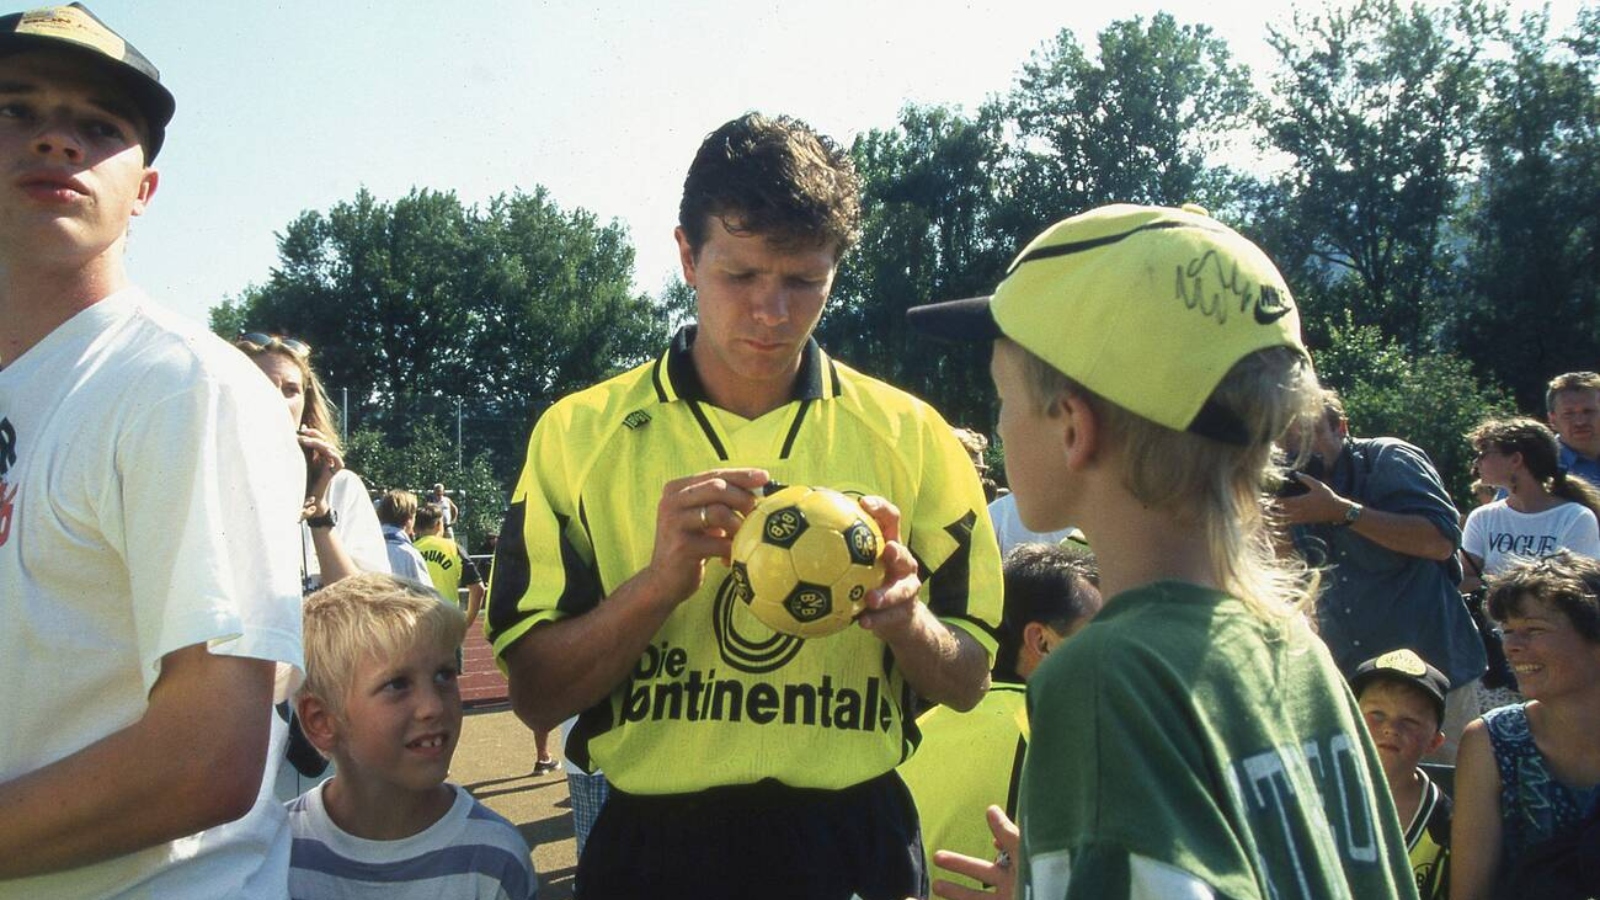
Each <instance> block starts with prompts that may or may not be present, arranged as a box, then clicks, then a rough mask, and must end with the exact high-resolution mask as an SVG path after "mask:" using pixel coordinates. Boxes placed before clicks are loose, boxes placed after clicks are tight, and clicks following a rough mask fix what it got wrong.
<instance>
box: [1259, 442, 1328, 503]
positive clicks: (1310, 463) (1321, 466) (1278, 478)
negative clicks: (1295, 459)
mask: <svg viewBox="0 0 1600 900" xmlns="http://www.w3.org/2000/svg"><path fill="white" fill-rule="evenodd" d="M1296 472H1300V473H1303V474H1305V475H1309V476H1311V477H1312V478H1315V479H1317V480H1318V481H1326V480H1327V474H1328V473H1327V466H1326V464H1325V463H1324V462H1323V460H1322V454H1320V453H1313V454H1311V455H1310V456H1309V457H1307V458H1306V461H1305V464H1304V465H1302V466H1300V467H1299V468H1298V469H1296V468H1290V467H1289V466H1278V467H1276V468H1275V469H1274V470H1273V482H1274V487H1273V489H1272V495H1273V496H1274V497H1278V498H1280V499H1282V498H1285V497H1298V496H1300V495H1301V494H1307V493H1310V492H1311V488H1309V487H1306V485H1305V483H1304V482H1302V481H1301V480H1300V479H1298V478H1296V477H1294V476H1295V473H1296Z"/></svg>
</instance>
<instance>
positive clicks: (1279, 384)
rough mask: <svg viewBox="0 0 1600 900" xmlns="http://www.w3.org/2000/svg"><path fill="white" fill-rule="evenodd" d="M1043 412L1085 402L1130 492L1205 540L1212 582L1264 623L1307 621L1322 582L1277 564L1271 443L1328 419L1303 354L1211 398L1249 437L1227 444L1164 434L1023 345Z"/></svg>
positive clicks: (1237, 368)
mask: <svg viewBox="0 0 1600 900" xmlns="http://www.w3.org/2000/svg"><path fill="white" fill-rule="evenodd" d="M1011 343H1012V346H1014V347H1015V348H1016V349H1017V350H1019V351H1021V354H1022V356H1021V359H1022V371H1023V377H1024V380H1025V382H1026V383H1027V385H1028V390H1029V393H1030V394H1031V399H1032V400H1033V402H1034V404H1035V412H1037V413H1039V414H1040V415H1049V414H1051V413H1052V412H1053V411H1054V409H1055V407H1056V405H1057V404H1058V403H1059V402H1060V401H1061V398H1063V397H1065V396H1074V397H1079V398H1082V399H1083V401H1084V402H1085V403H1086V404H1087V405H1088V406H1089V407H1090V408H1091V409H1093V410H1094V412H1095V415H1096V417H1097V418H1098V419H1099V421H1100V428H1101V434H1102V435H1103V440H1104V441H1105V442H1106V444H1105V445H1106V446H1107V447H1108V448H1109V450H1110V452H1111V453H1113V454H1115V455H1116V457H1117V458H1118V459H1119V460H1120V466H1121V470H1122V486H1123V488H1124V489H1125V490H1127V491H1128V493H1130V494H1131V495H1133V497H1134V498H1135V499H1137V500H1138V501H1139V502H1140V503H1143V504H1145V505H1146V506H1148V507H1150V508H1152V509H1161V510H1166V511H1169V512H1171V513H1173V514H1174V515H1176V516H1177V517H1178V518H1179V519H1180V520H1182V521H1185V522H1187V523H1188V524H1190V525H1192V527H1193V528H1194V529H1195V530H1196V531H1197V532H1198V533H1200V534H1203V535H1204V536H1205V540H1206V546H1207V550H1208V556H1209V558H1210V560H1211V564H1212V567H1213V572H1212V575H1213V577H1214V578H1215V579H1216V583H1217V585H1218V586H1219V587H1221V588H1222V589H1223V590H1224V591H1226V592H1228V593H1229V594H1230V595H1232V596H1233V597H1236V598H1237V599H1238V600H1239V601H1240V602H1242V603H1244V604H1245V606H1246V607H1248V608H1249V609H1250V610H1251V611H1252V612H1254V613H1256V614H1257V615H1258V616H1261V617H1262V618H1274V617H1287V616H1291V615H1296V614H1299V613H1302V612H1309V611H1310V609H1311V604H1312V598H1313V596H1314V595H1315V593H1316V588H1317V583H1318V579H1317V577H1316V574H1315V573H1314V572H1313V571H1311V570H1309V569H1308V568H1307V567H1306V566H1305V564H1304V563H1303V562H1301V561H1300V560H1298V559H1287V560H1281V559H1279V558H1278V556H1277V553H1276V549H1275V547H1274V544H1273V539H1272V527H1271V526H1272V523H1271V522H1270V521H1269V520H1268V517H1267V510H1268V509H1269V508H1270V507H1269V504H1268V503H1267V499H1266V497H1265V494H1264V487H1265V485H1266V484H1267V483H1268V479H1269V475H1270V470H1271V466H1272V459H1273V441H1275V440H1277V439H1278V438H1279V437H1281V436H1282V435H1283V433H1284V432H1285V431H1286V430H1287V429H1288V428H1289V426H1290V425H1292V424H1294V423H1296V422H1304V421H1306V420H1308V419H1310V418H1313V417H1315V416H1317V415H1320V414H1322V412H1323V407H1322V402H1323V395H1322V391H1321V387H1320V386H1319V385H1318V383H1317V376H1316V373H1315V372H1313V371H1312V368H1311V363H1310V361H1309V360H1307V359H1306V358H1305V355H1304V354H1303V353H1301V352H1300V351H1299V350H1297V349H1294V348H1290V347H1269V348H1267V349H1264V350H1258V351H1256V352H1254V353H1251V354H1250V355H1248V356H1246V357H1244V358H1243V359H1241V360H1239V362H1237V363H1235V364H1234V366H1233V368H1232V369H1230V370H1229V371H1228V374H1227V375H1226V376H1225V377H1224V378H1223V379H1222V382H1221V383H1220V384H1218V385H1217V388H1216V390H1214V391H1213V392H1212V394H1211V398H1210V399H1211V402H1212V403H1213V404H1215V405H1217V406H1220V407H1221V408H1223V409H1225V410H1227V411H1229V412H1231V413H1232V414H1233V415H1234V416H1235V417H1237V419H1238V420H1239V421H1240V423H1242V424H1243V425H1244V427H1245V429H1246V431H1247V433H1248V436H1249V443H1247V444H1245V445H1237V444H1226V443H1223V442H1221V441H1217V440H1213V439H1211V438H1207V437H1202V436H1201V435H1198V434H1194V433H1192V432H1187V431H1177V430H1174V429H1171V428H1167V427H1166V426H1164V425H1158V424H1156V423H1155V422H1152V421H1150V420H1149V419H1146V418H1144V417H1143V416H1139V415H1136V414H1134V413H1132V412H1129V411H1128V410H1126V409H1123V408H1122V407H1120V406H1117V405H1116V404H1114V403H1112V402H1110V401H1108V400H1106V399H1105V398H1103V397H1100V396H1099V395H1097V394H1095V393H1094V392H1093V391H1090V390H1089V389H1087V388H1085V387H1083V386H1082V385H1080V384H1078V383H1077V382H1075V381H1073V380H1072V379H1071V378H1069V377H1067V376H1066V375H1064V374H1062V373H1061V372H1060V371H1059V370H1057V369H1056V368H1055V367H1053V366H1051V365H1050V364H1049V363H1047V362H1045V361H1044V360H1043V359H1041V358H1039V357H1038V356H1036V355H1034V354H1033V353H1032V352H1030V351H1028V350H1027V349H1026V348H1024V347H1022V346H1021V345H1020V344H1017V343H1016V342H1014V341H1013V342H1011Z"/></svg>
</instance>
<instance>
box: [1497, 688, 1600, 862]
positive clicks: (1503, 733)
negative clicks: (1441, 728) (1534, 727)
mask: <svg viewBox="0 0 1600 900" xmlns="http://www.w3.org/2000/svg"><path fill="white" fill-rule="evenodd" d="M1483 724H1484V725H1485V726H1486V727H1487V728H1488V731H1489V743H1490V744H1491V745H1492V746H1493V748H1494V761H1495V765H1496V766H1497V767H1498V768H1499V770H1500V819H1501V833H1500V877H1499V879H1498V880H1499V882H1500V885H1501V886H1502V887H1503V886H1504V884H1505V879H1507V878H1509V877H1510V876H1511V875H1512V873H1514V872H1516V870H1517V866H1518V864H1519V863H1521V862H1522V858H1523V855H1524V854H1526V853H1527V852H1528V850H1529V849H1530V848H1532V847H1534V846H1535V845H1538V844H1542V843H1544V842H1545V841H1548V840H1550V839H1551V838H1553V837H1556V836H1558V835H1562V834H1566V833H1567V832H1570V831H1572V830H1573V829H1574V828H1576V827H1577V826H1578V824H1579V823H1580V822H1581V821H1582V820H1583V816H1584V813H1585V812H1586V811H1587V810H1588V809H1589V807H1590V806H1591V805H1592V804H1594V803H1595V802H1596V801H1600V785H1596V786H1594V787H1591V788H1588V789H1587V790H1578V789H1574V788H1570V787H1567V786H1566V785H1564V784H1562V783H1561V782H1559V781H1557V780H1556V779H1555V776H1554V775H1551V774H1550V769H1549V767H1548V766H1546V765H1545V761H1544V757H1543V756H1542V755H1540V753H1539V748H1538V747H1537V746H1535V745H1534V743H1533V733H1532V732H1531V731H1529V730H1528V709H1527V706H1526V705H1523V704H1519V705H1516V706H1502V707H1500V708H1499V709H1492V710H1490V711H1488V712H1486V713H1484V714H1483Z"/></svg>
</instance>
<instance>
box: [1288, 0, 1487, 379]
mask: <svg viewBox="0 0 1600 900" xmlns="http://www.w3.org/2000/svg"><path fill="white" fill-rule="evenodd" d="M1499 19H1500V17H1499V14H1497V13H1494V12H1491V11H1490V9H1489V8H1488V7H1487V6H1486V4H1485V3H1484V2H1483V0H1456V3H1455V5H1453V6H1451V7H1449V8H1429V7H1425V6H1423V5H1421V4H1416V5H1412V6H1409V7H1403V6H1401V5H1400V4H1399V3H1398V2H1395V0H1361V2H1357V3H1355V4H1354V5H1352V6H1350V7H1347V8H1344V9H1331V10H1328V11H1326V12H1322V13H1317V14H1309V15H1308V14H1302V13H1296V15H1295V17H1294V25H1293V28H1291V29H1289V30H1287V31H1281V30H1277V29H1273V30H1271V31H1270V34H1269V42H1270V43H1271V45H1272V47H1273V48H1274V49H1275V50H1276V51H1277V54H1278V56H1279V58H1280V63H1281V67H1280V70H1279V72H1278V73H1277V75H1276V77H1275V79H1274V91H1273V95H1272V98H1271V99H1270V101H1269V102H1268V103H1266V104H1264V105H1263V106H1262V107H1261V111H1260V118H1261V124H1262V127H1263V128H1264V130H1265V132H1266V135H1267V139H1268V142H1269V144H1270V146H1271V147H1272V148H1273V149H1275V150H1277V151H1280V152H1282V153H1284V154H1287V155H1288V157H1289V158H1290V159H1291V161H1292V164H1291V165H1290V166H1289V168H1288V173H1287V175H1285V176H1284V183H1283V186H1282V187H1283V192H1284V197H1285V199H1284V201H1283V203H1282V204H1281V206H1282V208H1281V210H1280V212H1281V214H1282V216H1283V223H1282V224H1281V225H1280V226H1279V227H1277V228H1276V229H1271V230H1274V231H1275V232H1276V234H1277V236H1279V237H1282V238H1286V239H1287V240H1285V241H1284V242H1283V243H1282V244H1281V245H1278V246H1272V247H1270V250H1271V251H1273V252H1274V255H1275V256H1276V257H1277V259H1278V262H1279V264H1280V265H1282V266H1284V268H1285V269H1286V271H1287V273H1288V274H1289V275H1290V277H1291V283H1292V284H1293V285H1294V286H1295V287H1296V289H1297V293H1299V294H1301V295H1302V297H1301V300H1302V302H1303V303H1304V304H1305V305H1306V307H1307V308H1308V310H1309V311H1310V314H1311V316H1312V317H1313V318H1320V319H1325V320H1326V319H1330V318H1332V315H1331V313H1333V312H1334V311H1335V310H1339V309H1348V310H1350V311H1351V313H1352V316H1353V319H1354V321H1355V322H1356V323H1358V324H1373V325H1377V326H1378V327H1379V328H1381V329H1382V331H1383V333H1384V334H1387V335H1390V336H1391V337H1394V338H1396V339H1398V340H1399V341H1400V342H1401V343H1402V344H1403V345H1404V346H1406V347H1407V348H1409V349H1412V350H1417V349H1421V348H1423V347H1425V346H1427V345H1428V344H1429V342H1430V341H1431V340H1432V339H1433V337H1434V334H1433V331H1434V330H1435V328H1436V326H1437V325H1438V324H1439V322H1440V320H1441V315H1442V310H1441V305H1440V295H1441V293H1443V291H1442V282H1443V281H1444V278H1445V275H1446V267H1445V265H1444V263H1445V262H1446V261H1447V260H1448V256H1447V255H1445V256H1442V255H1441V252H1440V243H1441V240H1442V239H1443V237H1444V234H1445V228H1446V225H1447V224H1448V220H1449V216H1450V215H1451V213H1452V212H1453V210H1454V205H1455V203H1456V199H1457V193H1458V186H1459V181H1460V178H1461V177H1462V176H1463V174H1464V173H1465V172H1466V171H1467V164H1468V159H1469V153H1470V151H1471V149H1472V147H1473V136H1474V129H1473V123H1474V121H1475V119H1476V116H1477V114H1478V109H1479V104H1480V100H1481V94H1482V91H1483V86H1484V68H1483V65H1482V62H1481V58H1482V56H1483V51H1484V47H1485V44H1486V42H1487V41H1488V40H1489V39H1490V37H1491V36H1492V35H1493V34H1494V33H1495V29H1496V27H1497V23H1498V22H1499Z"/></svg>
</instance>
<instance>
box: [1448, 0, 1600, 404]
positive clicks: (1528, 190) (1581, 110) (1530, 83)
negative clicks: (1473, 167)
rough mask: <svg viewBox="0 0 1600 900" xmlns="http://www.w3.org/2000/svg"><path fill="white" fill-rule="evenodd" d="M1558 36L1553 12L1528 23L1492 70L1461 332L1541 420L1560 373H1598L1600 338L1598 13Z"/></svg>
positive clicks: (1468, 229) (1468, 226)
mask: <svg viewBox="0 0 1600 900" xmlns="http://www.w3.org/2000/svg"><path fill="white" fill-rule="evenodd" d="M1548 35H1549V20H1548V16H1547V15H1544V14H1539V15H1530V16H1527V17H1525V18H1524V19H1523V21H1522V23H1521V28H1520V29H1519V30H1518V31H1516V32H1515V33H1514V34H1512V35H1511V37H1510V41H1509V43H1510V46H1511V49H1512V52H1511V55H1510V57H1509V59H1507V60H1506V61H1505V62H1503V63H1501V64H1500V65H1498V66H1497V67H1496V69H1495V72H1494V77H1493V81H1492V83H1493V90H1492V92H1491V94H1490V99H1489V101H1488V104H1487V109H1486V110H1485V115H1484V117H1483V122H1484V124H1483V138H1482V140H1481V147H1482V149H1481V153H1482V156H1483V174H1482V177H1481V178H1480V179H1479V180H1478V182H1477V183H1476V184H1475V185H1474V186H1473V189H1472V192H1471V200H1472V202H1471V203H1470V204H1469V205H1468V207H1467V211H1466V214H1465V216H1464V219H1465V224H1464V226H1463V231H1464V233H1465V234H1466V235H1467V236H1468V243H1467V247H1466V252H1465V255H1464V261H1463V265H1462V266H1461V270H1462V278H1461V281H1462V283H1463V286H1464V288H1465V289H1464V290H1463V291H1462V292H1461V294H1460V302H1459V304H1458V305H1457V308H1456V311H1455V315H1454V329H1453V330H1454V335H1453V336H1454V340H1455V342H1456V345H1457V346H1458V347H1459V348H1460V351H1461V352H1462V353H1463V354H1464V355H1466V356H1468V357H1470V358H1471V359H1473V360H1476V361H1477V362H1478V363H1479V365H1480V367H1482V368H1483V369H1484V370H1485V371H1488V372H1491V373H1493V374H1494V375H1495V376H1496V377H1497V378H1499V380H1501V381H1502V382H1504V383H1505V384H1506V385H1508V386H1509V387H1510V388H1511V390H1512V392H1513V394H1514V395H1515V396H1516V398H1517V400H1518V402H1519V404H1520V405H1521V407H1522V408H1523V409H1526V410H1536V411H1537V410H1542V409H1543V406H1544V387H1545V383H1546V381H1547V380H1548V379H1549V378H1550V377H1551V376H1552V375H1555V374H1557V373H1559V372H1565V371H1571V370H1574V369H1593V368H1594V367H1595V352H1594V348H1595V345H1596V342H1597V339H1600V84H1597V82H1596V75H1597V70H1600V10H1596V9H1594V8H1590V9H1586V10H1584V11H1583V13H1582V14H1581V15H1580V17H1579V20H1578V23H1577V26H1576V29H1575V31H1574V32H1573V33H1572V34H1571V35H1569V36H1567V37H1566V38H1564V39H1562V40H1560V41H1555V42H1553V41H1552V40H1551V39H1550V38H1549V36H1548Z"/></svg>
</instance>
